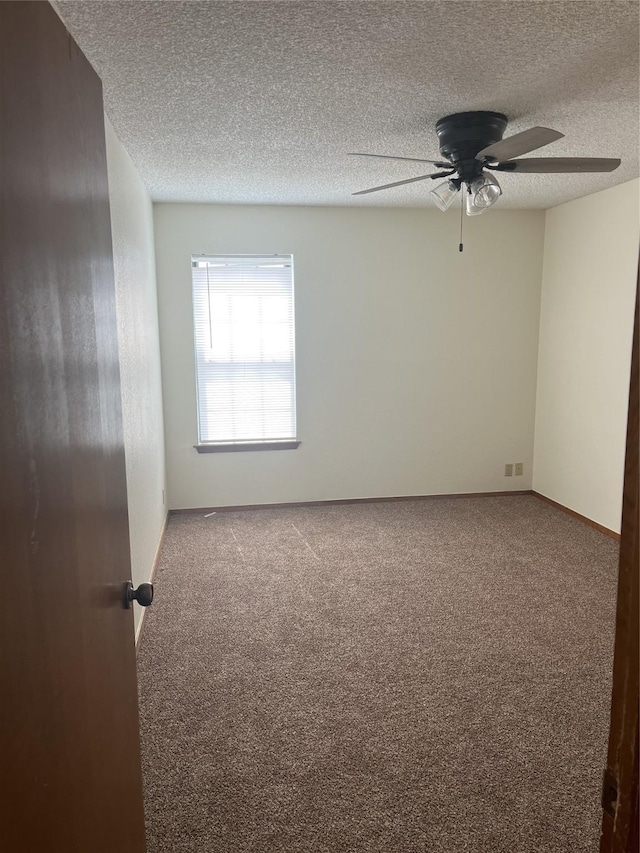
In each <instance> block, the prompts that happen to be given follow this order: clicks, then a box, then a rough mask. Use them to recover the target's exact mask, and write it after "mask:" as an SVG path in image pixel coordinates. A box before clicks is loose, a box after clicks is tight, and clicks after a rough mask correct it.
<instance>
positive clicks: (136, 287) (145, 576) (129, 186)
mask: <svg viewBox="0 0 640 853" xmlns="http://www.w3.org/2000/svg"><path fill="white" fill-rule="evenodd" d="M105 125H106V138H107V166H108V171H109V197H110V204H111V228H112V233H113V260H114V268H115V280H116V311H117V317H118V348H119V354H120V377H121V384H122V410H123V426H124V444H125V455H126V466H127V497H128V502H129V532H130V538H131V564H132V575H133V577H132V580H133V583H134V584H135V585H136V586H137V585H138V584H139V583H143V582H144V581H148V580H149V576H150V573H151V569H152V567H153V562H154V558H155V554H156V550H157V548H158V544H159V541H160V536H161V532H162V528H163V525H164V520H165V517H166V508H165V501H164V497H163V492H164V491H165V489H166V485H165V463H164V432H163V424H162V384H161V378H160V348H159V341H158V308H157V294H156V279H155V256H154V245H153V210H152V205H151V201H150V200H149V195H148V193H147V191H146V189H145V187H144V184H143V183H142V181H141V180H140V178H139V177H138V173H137V172H136V170H135V167H134V165H133V163H132V162H131V159H130V158H129V155H128V154H127V152H126V151H125V149H124V148H123V147H122V145H121V143H120V141H119V140H118V138H117V136H116V134H115V132H114V130H113V128H112V126H111V123H110V122H109V120H108V118H107V117H106V116H105ZM135 610H136V612H135V622H136V630H137V628H138V625H139V623H140V618H141V608H140V607H139V606H138V604H137V603H136V604H135Z"/></svg>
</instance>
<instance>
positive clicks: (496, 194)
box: [467, 172, 502, 216]
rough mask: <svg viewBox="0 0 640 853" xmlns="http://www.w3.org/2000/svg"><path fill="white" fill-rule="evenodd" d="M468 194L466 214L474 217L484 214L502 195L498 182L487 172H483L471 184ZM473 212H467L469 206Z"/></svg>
mask: <svg viewBox="0 0 640 853" xmlns="http://www.w3.org/2000/svg"><path fill="white" fill-rule="evenodd" d="M469 190H470V192H469V193H467V213H468V214H469V216H474V215H476V214H478V213H484V211H485V210H488V209H489V208H490V207H491V205H492V204H495V203H496V202H497V201H498V199H499V198H500V196H501V195H502V188H501V186H500V184H499V183H498V181H497V180H496V179H495V178H494V176H493V175H491V174H490V173H488V172H483V173H482V174H481V175H480V176H479V177H478V178H476V179H475V180H474V181H472V182H471V185H470V186H469ZM470 204H471V207H472V208H473V211H470V210H469V206H470Z"/></svg>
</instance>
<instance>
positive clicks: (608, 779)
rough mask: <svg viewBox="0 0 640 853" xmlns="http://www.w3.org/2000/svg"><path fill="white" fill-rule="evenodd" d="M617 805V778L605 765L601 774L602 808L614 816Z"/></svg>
mask: <svg viewBox="0 0 640 853" xmlns="http://www.w3.org/2000/svg"><path fill="white" fill-rule="evenodd" d="M617 805H618V780H617V779H616V776H615V773H614V772H613V771H612V770H609V768H608V767H605V769H604V774H603V776H602V808H603V810H604V811H605V812H606V813H607V814H609V815H611V817H615V816H616V807H617Z"/></svg>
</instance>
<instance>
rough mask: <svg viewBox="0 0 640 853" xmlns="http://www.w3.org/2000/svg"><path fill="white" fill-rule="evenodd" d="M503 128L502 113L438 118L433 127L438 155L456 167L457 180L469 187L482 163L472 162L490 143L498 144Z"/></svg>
mask: <svg viewBox="0 0 640 853" xmlns="http://www.w3.org/2000/svg"><path fill="white" fill-rule="evenodd" d="M506 127H507V117H506V116H505V115H503V114H502V113H492V112H469V113H455V114H454V115H450V116H445V117H444V118H441V119H440V120H439V121H438V122H437V124H436V133H437V134H438V142H439V144H440V153H441V154H442V156H443V157H446V158H447V159H448V160H450V161H451V162H452V163H453V165H454V166H455V167H456V170H457V172H458V175H459V177H460V178H461V179H462V180H463V181H465V183H467V184H470V183H471V182H472V181H473V180H474V179H475V178H477V177H478V176H479V175H480V174H481V173H482V168H483V164H482V161H481V160H476V154H477V153H478V151H482V149H483V148H486V147H487V146H488V145H493V143H494V142H500V140H501V139H502V135H503V133H504V131H505V129H506Z"/></svg>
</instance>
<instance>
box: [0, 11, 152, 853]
mask: <svg viewBox="0 0 640 853" xmlns="http://www.w3.org/2000/svg"><path fill="white" fill-rule="evenodd" d="M0 55H1V69H0V70H1V75H0V76H1V86H2V90H1V100H0V187H1V188H0V193H1V196H0V197H1V211H0V225H1V231H0V234H1V246H0V251H1V268H0V270H1V279H0V442H1V443H0V495H1V496H0V547H1V557H0V583H1V587H0V676H1V679H2V683H1V685H0V690H1V694H2V699H1V700H0V778H1V779H2V792H1V795H0V850H1V851H2V853H23V851H24V853H35V852H36V851H42V853H44V851H47V853H57V851H60V853H62V851H64V853H107V851H108V853H116V851H117V853H142V851H144V849H145V843H144V821H143V812H142V787H141V776H140V756H139V735H138V710H137V691H136V675H135V650H134V640H133V624H132V611H130V610H126V609H124V607H123V604H122V602H123V585H124V583H125V581H126V580H127V579H128V578H129V574H130V568H129V533H128V522H127V502H126V486H125V467H124V451H123V439H122V423H121V401H120V380H119V368H118V350H117V338H116V317H115V303H114V282H113V263H112V247H111V225H110V218H109V196H108V186H107V168H106V154H105V139H104V117H103V112H102V90H101V84H100V80H99V79H98V77H97V76H96V74H95V73H94V71H93V70H92V68H91V66H90V65H89V63H88V62H87V60H86V59H85V57H84V56H83V55H82V53H81V52H80V50H79V49H78V47H77V46H76V44H75V43H74V42H73V40H72V39H71V38H70V37H69V35H68V34H67V32H66V30H65V27H64V26H63V24H62V23H61V21H60V20H59V18H58V17H57V15H56V14H55V12H54V10H53V9H52V7H51V6H50V5H49V4H48V3H44V2H24V3H21V2H2V3H0Z"/></svg>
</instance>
